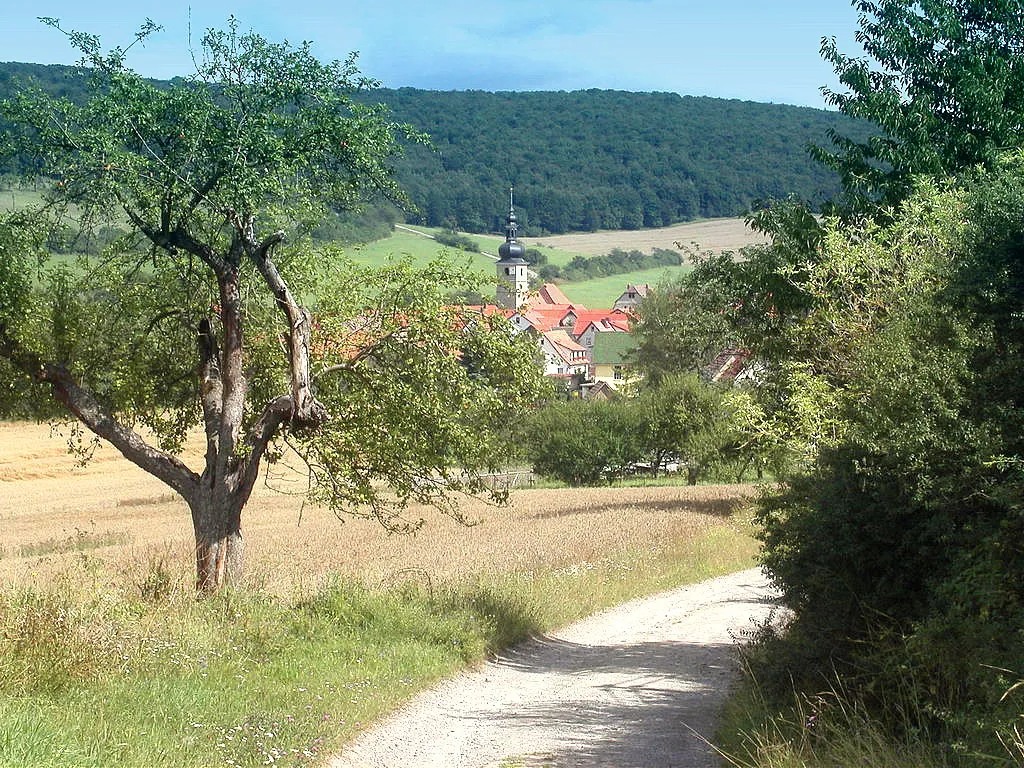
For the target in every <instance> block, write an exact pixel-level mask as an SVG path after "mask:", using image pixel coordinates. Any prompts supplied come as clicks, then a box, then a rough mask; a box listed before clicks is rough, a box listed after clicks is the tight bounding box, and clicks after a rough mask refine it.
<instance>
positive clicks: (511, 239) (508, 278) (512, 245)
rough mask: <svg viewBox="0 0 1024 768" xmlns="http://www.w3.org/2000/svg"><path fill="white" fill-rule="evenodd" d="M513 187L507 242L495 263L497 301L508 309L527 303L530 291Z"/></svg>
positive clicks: (503, 244)
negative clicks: (527, 295) (519, 238)
mask: <svg viewBox="0 0 1024 768" xmlns="http://www.w3.org/2000/svg"><path fill="white" fill-rule="evenodd" d="M512 191H513V190H512V187H509V190H508V217H507V218H506V219H505V242H504V243H502V244H501V247H499V248H498V255H499V256H500V257H501V258H500V259H498V263H497V264H496V265H495V267H496V269H497V271H498V289H497V295H496V299H497V303H498V304H499V305H501V306H503V307H506V308H508V309H519V307H521V306H522V305H523V304H524V303H526V294H527V292H528V291H529V283H530V279H529V275H528V274H527V270H528V266H529V265H528V264H527V263H526V260H525V259H524V258H523V256H525V255H526V248H525V247H524V246H523V244H522V243H520V242H519V241H518V240H516V233H517V232H518V231H519V223H518V221H517V220H516V207H515V202H514V200H513V197H512Z"/></svg>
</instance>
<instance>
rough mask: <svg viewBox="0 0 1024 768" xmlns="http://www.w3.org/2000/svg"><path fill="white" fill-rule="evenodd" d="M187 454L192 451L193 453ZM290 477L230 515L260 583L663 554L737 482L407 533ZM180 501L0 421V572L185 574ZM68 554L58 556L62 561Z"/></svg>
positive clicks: (375, 578) (109, 464)
mask: <svg viewBox="0 0 1024 768" xmlns="http://www.w3.org/2000/svg"><path fill="white" fill-rule="evenodd" d="M197 455H198V454H197ZM269 485H273V486H275V487H276V488H277V489H281V488H284V489H286V490H287V489H294V490H295V491H298V490H301V478H298V477H296V476H292V477H291V478H289V479H287V480H286V479H284V478H280V477H278V478H271V479H270V482H269V484H263V485H261V486H259V487H258V488H257V490H256V492H255V494H254V498H253V500H252V501H251V502H250V504H249V506H248V508H247V509H246V511H245V517H244V518H243V526H244V532H245V535H246V541H247V561H248V567H249V571H250V574H251V576H250V578H253V579H254V580H256V581H257V582H258V583H261V584H264V585H266V586H267V587H269V588H271V589H280V590H288V589H292V588H294V587H295V585H297V584H303V583H304V584H307V585H309V586H313V583H314V582H316V581H318V580H319V579H320V578H321V577H322V576H323V575H324V574H327V573H342V574H347V575H352V576H355V577H358V578H361V579H364V580H366V581H367V582H369V583H377V584H386V583H389V582H392V581H396V580H405V579H410V578H411V579H414V580H418V579H428V580H429V579H439V578H445V577H447V576H451V575H454V574H466V573H477V574H486V573H489V572H492V571H493V572H504V571H509V570H517V571H529V570H531V569H533V568H542V567H554V568H562V567H586V564H587V563H588V562H594V561H598V560H601V559H602V558H604V557H607V556H609V555H611V554H617V553H622V552H632V553H636V555H637V556H638V557H642V556H643V553H645V552H647V553H654V552H659V551H672V550H673V547H675V546H677V545H678V544H679V542H681V541H686V540H689V539H692V538H694V537H695V536H697V535H698V534H700V533H702V532H704V531H706V530H707V529H708V528H709V527H710V526H715V525H720V524H722V520H723V519H724V518H725V517H726V516H727V515H728V514H729V512H730V511H732V510H733V509H734V508H735V507H736V505H737V504H738V503H740V501H741V499H742V498H743V496H744V495H745V494H746V493H748V492H749V487H747V486H701V487H698V488H686V487H659V488H588V489H574V490H534V489H525V490H520V491H516V492H514V494H513V498H512V503H511V505H509V506H508V507H501V508H498V507H494V506H490V505H487V504H485V503H483V502H481V501H478V500H468V501H467V503H466V504H465V505H464V511H465V512H466V513H467V514H468V516H469V517H470V518H472V519H476V520H479V521H480V523H479V524H478V525H475V526H472V527H468V528H467V527H463V526H460V525H458V524H456V523H455V522H453V521H451V520H450V519H448V518H444V517H442V516H440V515H438V514H437V513H436V512H434V511H432V510H430V509H426V508H417V509H413V510H411V511H410V514H411V516H413V517H416V518H419V517H422V518H424V519H425V521H426V523H425V525H424V527H423V528H422V529H421V530H420V531H419V532H418V533H417V534H415V535H411V536H398V535H388V534H386V533H385V532H384V531H383V530H382V529H381V528H380V527H379V525H378V524H376V523H375V522H372V521H367V520H361V519H347V520H346V521H345V522H342V521H340V520H339V519H338V518H336V517H335V516H334V515H332V514H331V513H330V512H328V511H325V510H323V509H320V508H317V507H314V506H311V505H303V503H302V499H301V496H299V495H296V494H295V493H284V492H281V490H275V489H274V488H271V487H268V486H269ZM191 546H192V543H191V524H190V519H189V513H188V509H187V508H186V506H185V505H184V503H183V502H181V501H180V500H179V499H178V498H177V497H176V496H174V495H173V494H172V493H171V492H170V491H169V490H168V489H167V488H166V487H165V486H164V485H163V484H162V483H160V482H159V481H157V480H155V479H154V478H152V477H150V476H149V475H147V474H145V473H144V472H142V471H141V470H139V469H137V468H136V467H134V466H133V465H131V464H130V463H129V462H127V461H125V460H124V459H123V458H121V457H120V456H119V455H118V454H117V453H116V451H114V450H113V449H112V448H110V447H109V446H106V445H103V446H100V447H99V448H98V450H97V452H96V455H95V457H94V459H93V461H92V462H91V463H89V464H88V465H87V466H85V467H76V466H75V459H74V457H72V456H68V455H67V452H66V442H65V441H64V440H62V439H61V438H60V437H52V436H51V433H50V429H49V427H47V426H45V425H28V424H0V579H2V580H4V581H14V582H18V583H24V582H32V581H36V580H44V579H46V578H48V577H49V576H51V575H52V574H55V573H59V572H61V571H62V570H63V569H64V568H66V567H67V565H68V564H69V562H70V560H73V561H74V562H76V563H80V561H82V560H83V559H88V560H89V562H90V564H91V567H93V566H94V570H95V572H96V573H97V574H105V576H104V578H124V577H126V576H127V577H129V578H130V577H132V573H130V571H131V570H132V569H136V570H138V569H145V568H146V567H147V563H148V564H150V565H151V564H152V562H153V561H154V559H161V560H164V561H165V562H168V561H169V562H170V563H172V564H173V567H174V569H175V571H176V572H177V573H179V575H180V577H181V578H182V579H183V580H187V579H188V578H190V575H191V554H190V553H191ZM69 559H70V560H69Z"/></svg>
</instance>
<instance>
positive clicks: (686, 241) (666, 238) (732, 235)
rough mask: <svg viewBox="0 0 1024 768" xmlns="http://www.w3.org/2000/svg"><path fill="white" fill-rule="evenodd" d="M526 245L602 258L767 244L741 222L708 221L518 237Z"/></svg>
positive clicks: (736, 220) (736, 248) (727, 248)
mask: <svg viewBox="0 0 1024 768" xmlns="http://www.w3.org/2000/svg"><path fill="white" fill-rule="evenodd" d="M520 239H521V240H522V241H523V243H524V244H526V245H527V246H531V245H546V246H549V247H551V248H559V249H562V250H566V251H575V252H579V253H586V254H590V255H592V256H601V255H604V254H606V253H610V252H611V251H612V249H613V248H622V249H623V250H626V251H632V250H637V251H643V252H644V253H650V252H651V251H653V250H654V249H655V248H666V249H669V250H671V249H674V248H675V247H676V243H681V244H682V245H684V246H687V247H696V248H698V249H699V250H706V251H714V252H716V253H717V252H719V251H729V250H732V251H735V250H738V249H740V248H742V247H743V246H745V245H752V244H754V243H764V242H767V238H765V237H764V236H763V235H761V234H759V233H757V232H754V231H753V230H751V229H749V228H748V227H747V225H746V223H745V222H744V221H743V219H739V218H735V219H708V220H706V221H696V222H690V223H688V224H674V225H673V226H671V227H661V228H659V229H637V230H615V231H610V232H585V233H574V234H570V235H549V236H547V237H523V238H520Z"/></svg>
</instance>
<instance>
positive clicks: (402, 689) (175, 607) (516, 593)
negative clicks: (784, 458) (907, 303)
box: [0, 519, 756, 768]
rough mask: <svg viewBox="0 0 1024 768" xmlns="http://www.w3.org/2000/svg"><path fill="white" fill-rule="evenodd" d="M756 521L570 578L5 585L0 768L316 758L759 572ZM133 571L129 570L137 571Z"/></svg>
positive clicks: (0, 613) (556, 572) (82, 580)
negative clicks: (691, 591)
mask: <svg viewBox="0 0 1024 768" xmlns="http://www.w3.org/2000/svg"><path fill="white" fill-rule="evenodd" d="M748 529H749V525H748V524H747V522H746V521H744V520H742V519H733V520H731V521H728V522H726V523H725V524H723V525H718V526H714V527H712V528H709V529H708V530H707V531H705V532H704V533H703V534H702V535H701V536H699V537H696V538H691V539H688V540H686V541H680V542H678V544H677V545H671V546H666V545H662V546H659V547H657V548H653V549H647V550H642V551H639V550H634V551H627V552H620V553H617V554H614V555H609V556H607V557H601V558H599V559H595V560H594V561H593V562H577V563H574V564H572V565H571V566H563V567H559V568H538V569H534V570H530V571H514V570H510V571H507V572H504V573H490V574H489V575H487V576H483V575H473V574H466V575H464V576H463V577H461V578H459V579H453V580H450V581H446V582H434V581H432V580H431V579H430V578H429V577H427V576H425V575H423V574H419V573H408V574H398V575H397V576H396V577H395V578H394V579H392V580H391V581H390V583H388V584H386V585H383V586H375V587H369V586H366V585H363V584H359V583H355V582H353V581H346V580H342V579H339V578H330V579H326V580H324V581H323V582H322V583H321V584H319V585H317V586H316V587H315V588H312V589H307V588H301V587H296V588H294V590H293V591H292V594H290V595H288V596H287V597H279V596H274V595H271V594H270V593H268V592H265V591H263V590H259V589H252V590H250V591H238V592H232V593H227V594H223V595H218V596H215V597H212V598H207V599H202V600H197V599H196V597H195V596H194V594H192V593H191V592H189V591H188V590H187V589H186V588H184V587H183V586H180V585H182V584H183V582H184V580H183V579H182V578H181V576H182V574H180V573H177V574H176V573H168V572H167V571H168V568H169V565H168V561H167V560H164V559H159V558H157V559H151V560H149V561H147V562H143V563H137V564H135V567H134V570H133V571H132V575H131V577H130V578H129V577H126V578H123V579H120V580H118V581H116V582H110V581H109V580H108V579H104V578H100V577H98V576H97V575H96V573H95V572H89V571H83V570H69V571H68V573H67V574H66V576H65V577H64V578H62V579H58V580H57V581H55V582H54V583H52V584H51V585H49V586H47V587H45V588H42V587H35V588H19V589H15V588H13V587H12V588H7V589H5V590H2V591H0V765H5V766H6V765H11V766H13V765H18V766H23V765H31V766H83V767H90V766H97V767H98V766H109V765H114V764H117V765H119V766H125V767H126V768H130V767H131V766H176V767H177V766H182V767H188V766H209V765H228V766H255V765H268V764H275V765H305V764H311V763H317V762H322V759H323V757H324V755H325V754H329V753H330V752H333V751H335V750H338V749H339V748H340V746H341V745H342V744H343V743H344V742H345V741H346V740H347V739H349V738H351V737H352V736H353V735H354V734H355V733H356V732H358V731H359V730H360V729H361V728H363V727H364V726H365V725H366V723H368V722H369V721H372V720H373V719H375V718H377V717H379V716H381V715H382V714H383V713H385V712H387V711H388V710H390V709H392V708H394V707H396V706H397V705H398V704H399V703H401V702H402V701H404V700H405V699H407V698H408V697H409V696H410V695H412V694H413V693H415V692H416V691H418V690H421V689H422V688H424V687H425V686H428V685H430V684H431V683H433V682H435V681H437V680H438V679H440V678H442V677H444V676H446V675H449V674H451V673H452V672H454V671H455V670H457V669H459V668H460V667H463V666H465V665H467V664H473V663H476V662H478V661H480V660H482V659H484V658H485V657H486V656H487V655H488V654H489V653H493V652H494V651H496V650H497V649H499V648H502V647H505V646H507V645H508V644H510V643H513V642H515V641H517V640H520V639H523V638H525V637H527V636H530V635H533V634H536V633H540V632H543V631H545V630H548V629H551V628H553V627H555V626H558V625H561V624H565V623H567V622H568V621H571V620H572V619H575V618H577V617H580V616H582V615H585V614H588V613H591V612H592V611H594V610H597V609H599V608H602V607H605V606H608V605H611V604H614V603H617V602H620V601H622V600H623V599H626V598H629V597H633V596H635V595H638V594H642V593H644V592H650V591H654V590H657V589H661V588H663V587H668V586H672V585H675V584H679V583H684V582H688V581H696V580H699V579H702V578H705V577H708V576H712V575H717V574H720V573H725V572H728V571H731V570H736V569H738V568H742V567H746V566H748V565H749V564H750V563H751V561H752V557H753V553H754V550H755V548H756V544H755V542H754V541H753V540H752V538H751V537H750V536H749V530H748ZM128 570H132V569H128Z"/></svg>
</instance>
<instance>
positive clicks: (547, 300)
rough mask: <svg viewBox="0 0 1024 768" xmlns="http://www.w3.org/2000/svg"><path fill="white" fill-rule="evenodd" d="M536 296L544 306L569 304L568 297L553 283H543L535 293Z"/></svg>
mask: <svg viewBox="0 0 1024 768" xmlns="http://www.w3.org/2000/svg"><path fill="white" fill-rule="evenodd" d="M537 296H538V297H539V298H540V300H541V302H542V303H544V304H571V303H572V302H571V301H569V297H568V296H566V295H565V294H564V293H562V289H561V288H559V287H558V286H557V285H555V284H554V283H544V285H542V286H541V287H540V290H539V291H537Z"/></svg>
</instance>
